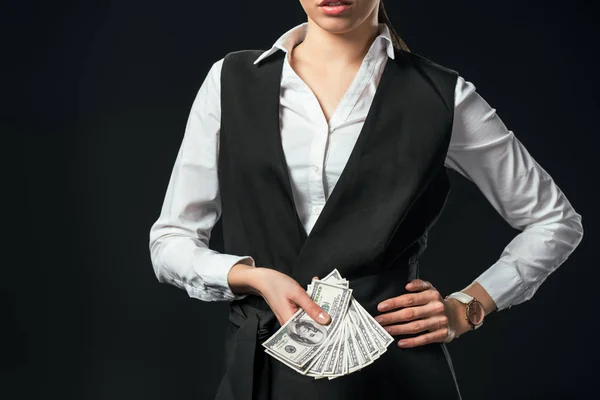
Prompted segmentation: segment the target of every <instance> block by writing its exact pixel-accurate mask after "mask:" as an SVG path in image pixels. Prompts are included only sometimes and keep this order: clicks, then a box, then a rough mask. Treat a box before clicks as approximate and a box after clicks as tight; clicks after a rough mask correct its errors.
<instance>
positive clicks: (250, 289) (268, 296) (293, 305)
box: [228, 264, 331, 325]
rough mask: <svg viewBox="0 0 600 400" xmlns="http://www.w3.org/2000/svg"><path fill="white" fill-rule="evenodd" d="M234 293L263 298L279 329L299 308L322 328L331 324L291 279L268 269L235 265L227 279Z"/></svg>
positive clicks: (317, 306) (327, 316) (327, 317)
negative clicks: (255, 295) (277, 322)
mask: <svg viewBox="0 0 600 400" xmlns="http://www.w3.org/2000/svg"><path fill="white" fill-rule="evenodd" d="M228 281H229V286H230V287H231V290H232V291H233V292H234V293H252V294H257V295H260V296H262V297H263V298H264V299H265V301H266V302H267V304H268V305H269V307H270V308H271V310H272V311H273V313H274V314H275V317H276V318H277V320H278V321H279V323H280V324H281V325H283V324H285V323H286V322H287V321H288V320H289V319H290V318H291V317H292V316H293V315H294V314H295V313H296V312H297V311H298V309H299V308H302V309H303V310H304V311H305V312H306V313H307V314H308V316H309V317H311V318H312V319H313V320H315V321H316V322H318V323H319V324H321V325H327V324H329V323H330V322H331V317H330V316H329V314H327V313H326V312H325V310H323V309H322V308H321V307H319V305H318V304H317V303H315V302H314V301H313V300H312V299H311V298H310V296H309V295H308V294H307V293H306V291H305V290H304V289H303V288H302V286H300V285H299V284H298V282H296V281H295V280H294V279H292V278H291V277H289V276H288V275H286V274H283V273H281V272H279V271H276V270H274V269H270V268H261V267H252V266H249V265H245V264H236V265H234V266H233V267H232V268H231V270H230V272H229V275H228Z"/></svg>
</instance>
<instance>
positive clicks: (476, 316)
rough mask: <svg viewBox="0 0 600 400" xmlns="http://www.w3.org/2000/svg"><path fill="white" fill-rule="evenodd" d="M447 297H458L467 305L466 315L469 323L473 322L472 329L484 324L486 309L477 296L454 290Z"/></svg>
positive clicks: (457, 298)
mask: <svg viewBox="0 0 600 400" xmlns="http://www.w3.org/2000/svg"><path fill="white" fill-rule="evenodd" d="M446 299H456V300H458V301H460V302H461V303H463V304H466V305H467V312H466V315H465V317H466V320H467V321H468V322H469V324H471V330H475V329H477V328H479V327H480V326H481V325H483V319H484V317H485V309H484V308H483V304H481V303H480V302H479V300H477V299H476V298H475V297H473V296H471V295H468V294H466V293H464V292H454V293H451V294H449V295H448V296H446Z"/></svg>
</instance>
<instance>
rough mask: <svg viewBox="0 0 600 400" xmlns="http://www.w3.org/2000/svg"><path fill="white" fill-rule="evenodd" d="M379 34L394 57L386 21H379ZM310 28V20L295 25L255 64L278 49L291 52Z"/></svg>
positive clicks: (256, 62) (390, 55)
mask: <svg viewBox="0 0 600 400" xmlns="http://www.w3.org/2000/svg"><path fill="white" fill-rule="evenodd" d="M378 26H379V35H378V36H377V37H376V38H375V40H379V39H380V38H381V39H385V40H386V42H385V48H386V52H387V55H388V57H390V58H391V59H394V45H393V44H392V37H391V35H390V30H389V28H388V26H387V25H386V24H384V23H382V22H381V23H379V24H378ZM307 28H308V22H304V23H302V24H300V25H297V26H295V27H293V28H292V29H290V30H288V31H287V32H285V33H284V34H283V35H281V36H280V37H279V39H277V40H276V41H275V43H274V44H273V46H271V48H270V49H269V50H267V51H265V52H263V53H262V54H261V55H260V56H259V57H258V58H257V59H256V60H255V61H254V65H256V64H258V63H259V62H261V61H262V60H264V59H265V58H267V57H269V56H270V55H271V54H273V53H275V52H276V51H277V50H282V51H284V52H286V53H287V52H289V51H290V50H291V49H292V48H294V46H296V45H297V44H298V43H300V42H301V41H303V40H304V38H305V37H306V31H307Z"/></svg>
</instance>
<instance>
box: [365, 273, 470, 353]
mask: <svg viewBox="0 0 600 400" xmlns="http://www.w3.org/2000/svg"><path fill="white" fill-rule="evenodd" d="M406 289H407V290H409V291H411V292H415V293H406V294H403V295H401V296H398V297H394V298H391V299H387V300H385V301H382V302H381V303H379V305H378V307H377V309H378V310H379V311H382V312H385V314H381V315H378V316H377V317H376V318H375V319H376V320H377V322H379V323H380V324H381V325H382V326H384V327H385V330H386V331H388V332H389V333H390V335H403V334H414V333H418V332H422V331H426V332H428V333H424V334H422V335H419V336H415V337H412V338H405V339H402V340H400V341H399V342H398V345H399V346H400V347H416V346H422V345H425V344H429V343H433V342H445V343H449V342H450V341H452V340H453V339H454V338H456V337H459V336H460V335H462V334H463V333H464V332H466V331H468V330H470V325H469V323H468V322H467V321H466V319H465V318H464V315H465V311H464V310H465V308H462V307H464V306H463V304H462V303H460V302H458V301H453V300H452V299H449V300H445V299H444V298H443V297H442V296H441V295H440V293H439V292H438V291H437V289H436V288H435V287H433V285H432V284H431V283H430V282H428V281H424V280H422V279H414V280H412V281H411V282H409V283H408V284H407V285H406ZM397 309H399V310H398V311H394V310H397Z"/></svg>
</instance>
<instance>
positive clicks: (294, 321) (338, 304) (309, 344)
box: [263, 269, 394, 379]
mask: <svg viewBox="0 0 600 400" xmlns="http://www.w3.org/2000/svg"><path fill="white" fill-rule="evenodd" d="M307 292H308V294H309V295H310V297H311V299H312V300H313V301H314V302H315V303H317V304H318V305H319V306H320V307H321V308H323V309H324V310H325V311H326V312H327V313H328V314H329V315H330V316H331V323H330V324H329V325H321V324H319V323H317V322H315V321H314V320H313V319H312V318H311V317H309V316H308V314H306V312H304V310H302V309H299V310H298V312H296V313H295V314H294V315H293V316H292V317H291V318H290V319H289V320H288V321H287V322H286V323H285V324H284V325H283V326H282V327H281V328H280V329H279V330H278V331H277V332H275V333H274V334H273V336H271V337H270V338H269V339H267V340H266V341H265V342H264V343H263V346H264V347H265V352H266V353H267V354H270V355H271V356H273V357H274V358H276V359H277V360H279V361H281V362H282V363H284V364H285V365H287V366H288V367H290V368H292V369H293V370H295V371H297V372H299V373H301V374H303V375H308V376H312V377H314V378H315V379H320V378H329V379H334V378H336V377H339V376H343V375H347V374H351V373H352V372H355V371H358V370H360V369H362V368H363V367H366V366H367V365H369V364H371V363H372V362H373V361H375V360H376V359H377V358H379V356H381V355H382V354H383V353H384V352H385V351H386V350H387V347H388V346H389V345H390V344H391V343H392V342H393V341H394V339H393V338H392V336H391V335H390V334H389V333H388V332H387V331H386V330H385V329H383V327H382V326H381V325H380V324H379V323H377V321H375V319H373V317H371V315H370V314H369V313H368V312H367V311H366V310H365V309H364V308H363V307H362V306H361V305H360V304H359V303H358V302H357V301H356V300H355V299H354V297H353V296H352V289H350V288H349V285H348V281H347V280H346V279H344V278H342V276H341V275H340V273H339V272H338V270H337V269H334V270H333V271H332V272H331V273H330V274H329V275H327V276H326V277H325V278H323V279H321V280H314V281H313V282H312V283H311V284H310V285H308V290H307Z"/></svg>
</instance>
